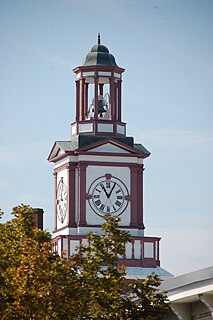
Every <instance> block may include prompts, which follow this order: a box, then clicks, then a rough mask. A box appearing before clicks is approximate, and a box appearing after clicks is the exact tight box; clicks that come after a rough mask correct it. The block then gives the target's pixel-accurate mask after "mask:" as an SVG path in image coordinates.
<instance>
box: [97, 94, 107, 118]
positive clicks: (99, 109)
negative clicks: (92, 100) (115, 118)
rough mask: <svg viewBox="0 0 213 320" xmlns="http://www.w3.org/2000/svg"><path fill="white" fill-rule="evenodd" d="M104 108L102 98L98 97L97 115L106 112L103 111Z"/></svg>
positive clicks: (104, 104)
mask: <svg viewBox="0 0 213 320" xmlns="http://www.w3.org/2000/svg"><path fill="white" fill-rule="evenodd" d="M104 106H106V102H105V100H104V98H103V97H102V96H99V97H98V114H101V113H103V112H106V109H104Z"/></svg>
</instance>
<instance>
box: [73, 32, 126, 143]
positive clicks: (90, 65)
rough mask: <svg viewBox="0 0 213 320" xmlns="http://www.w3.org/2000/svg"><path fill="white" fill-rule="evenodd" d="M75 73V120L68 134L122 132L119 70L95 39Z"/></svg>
mask: <svg viewBox="0 0 213 320" xmlns="http://www.w3.org/2000/svg"><path fill="white" fill-rule="evenodd" d="M73 71H74V73H75V74H76V122H75V123H73V124H72V134H71V136H72V138H73V137H75V136H77V135H79V134H86V135H96V136H125V135H126V124H125V123H123V122H122V120H121V113H122V112H121V111H122V105H121V94H122V92H121V91H122V90H121V89H122V88H121V85H122V73H123V72H124V69H123V68H120V67H119V66H118V65H117V63H116V61H115V58H114V56H113V55H112V54H111V53H110V52H109V50H108V48H107V47H106V46H104V45H102V44H101V40H100V34H98V42H97V44H95V45H94V46H93V47H92V48H91V50H90V52H89V53H88V54H87V55H86V58H85V61H84V63H83V65H82V66H78V67H76V68H74V69H73Z"/></svg>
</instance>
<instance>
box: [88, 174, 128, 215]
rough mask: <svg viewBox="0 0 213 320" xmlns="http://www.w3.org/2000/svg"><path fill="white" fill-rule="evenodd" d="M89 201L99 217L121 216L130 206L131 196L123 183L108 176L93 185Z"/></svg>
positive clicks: (90, 189) (89, 193) (97, 180)
mask: <svg viewBox="0 0 213 320" xmlns="http://www.w3.org/2000/svg"><path fill="white" fill-rule="evenodd" d="M88 200H89V203H90V206H91V208H92V210H93V211H94V212H95V213H96V214H98V215H99V216H104V215H112V214H115V215H120V214H122V213H123V212H124V210H125V209H126V207H127V205H128V200H129V194H128V190H127V188H126V186H125V185H124V184H123V182H122V181H120V180H119V179H117V178H115V177H113V176H112V175H110V174H106V175H105V176H103V177H100V178H98V179H96V180H95V181H94V182H93V183H92V185H91V186H90V188H89V192H88Z"/></svg>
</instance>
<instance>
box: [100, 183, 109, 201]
mask: <svg viewBox="0 0 213 320" xmlns="http://www.w3.org/2000/svg"><path fill="white" fill-rule="evenodd" d="M101 188H102V189H103V190H104V192H105V194H106V196H107V198H109V195H108V193H107V191H106V189H105V187H104V185H103V184H101Z"/></svg>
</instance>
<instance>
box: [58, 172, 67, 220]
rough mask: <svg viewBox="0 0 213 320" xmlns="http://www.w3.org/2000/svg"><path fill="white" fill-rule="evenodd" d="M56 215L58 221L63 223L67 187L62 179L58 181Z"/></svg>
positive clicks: (65, 211) (65, 212) (65, 210)
mask: <svg viewBox="0 0 213 320" xmlns="http://www.w3.org/2000/svg"><path fill="white" fill-rule="evenodd" d="M57 214H58V219H59V220H60V221H61V223H63V222H64V220H65V218H66V214H67V187H66V185H65V183H64V182H63V178H61V180H60V181H59V184H58V189H57Z"/></svg>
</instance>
